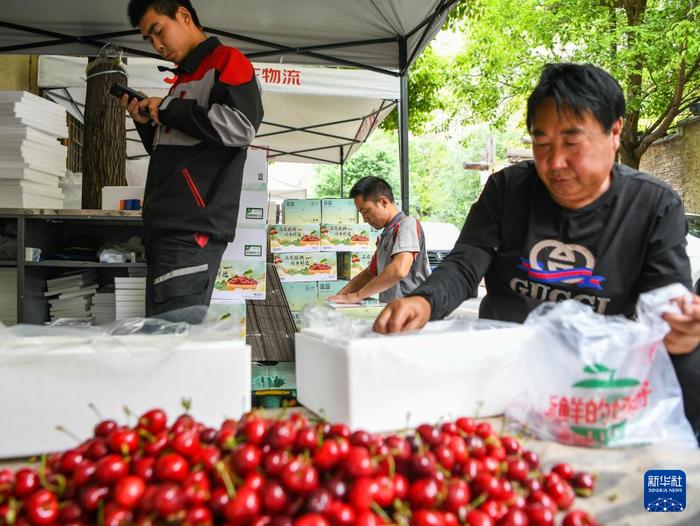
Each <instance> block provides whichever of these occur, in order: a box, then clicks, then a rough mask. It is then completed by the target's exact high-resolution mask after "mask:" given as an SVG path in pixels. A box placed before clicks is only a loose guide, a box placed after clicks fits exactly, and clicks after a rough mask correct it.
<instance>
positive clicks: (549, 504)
mask: <svg viewBox="0 0 700 526" xmlns="http://www.w3.org/2000/svg"><path fill="white" fill-rule="evenodd" d="M527 500H528V502H529V503H531V504H541V505H542V506H544V507H545V508H549V509H550V510H552V512H553V513H556V512H557V511H558V510H557V504H556V502H554V499H552V497H550V496H549V494H547V493H545V492H544V491H534V492H532V493H530V495H529V496H528V497H527Z"/></svg>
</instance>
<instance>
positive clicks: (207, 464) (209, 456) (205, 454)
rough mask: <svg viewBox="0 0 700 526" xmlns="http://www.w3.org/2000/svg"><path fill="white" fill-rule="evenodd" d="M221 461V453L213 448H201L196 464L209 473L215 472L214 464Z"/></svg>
mask: <svg viewBox="0 0 700 526" xmlns="http://www.w3.org/2000/svg"><path fill="white" fill-rule="evenodd" d="M220 459H221V453H220V452H219V449H218V448H216V447H215V446H203V447H202V448H200V450H199V455H198V456H197V462H199V463H201V464H202V466H204V469H206V470H207V471H209V472H212V471H216V464H217V462H219V460H220Z"/></svg>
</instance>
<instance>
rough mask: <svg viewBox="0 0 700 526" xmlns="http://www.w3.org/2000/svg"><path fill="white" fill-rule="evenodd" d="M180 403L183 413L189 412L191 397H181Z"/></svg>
mask: <svg viewBox="0 0 700 526" xmlns="http://www.w3.org/2000/svg"><path fill="white" fill-rule="evenodd" d="M180 404H181V405H182V409H183V410H184V411H185V414H186V415H187V414H189V413H190V411H191V410H192V399H191V398H183V399H182V400H180Z"/></svg>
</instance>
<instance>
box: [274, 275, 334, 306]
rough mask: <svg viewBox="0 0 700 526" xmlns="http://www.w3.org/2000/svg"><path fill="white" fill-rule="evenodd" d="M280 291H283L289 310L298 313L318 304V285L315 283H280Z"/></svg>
mask: <svg viewBox="0 0 700 526" xmlns="http://www.w3.org/2000/svg"><path fill="white" fill-rule="evenodd" d="M321 283H324V282H321ZM329 283H332V282H329ZM282 289H283V290H284V296H285V297H286V298H287V303H288V304H289V310H292V311H300V310H303V309H304V307H306V306H307V305H316V303H317V302H318V284H317V282H315V281H311V282H303V283H282Z"/></svg>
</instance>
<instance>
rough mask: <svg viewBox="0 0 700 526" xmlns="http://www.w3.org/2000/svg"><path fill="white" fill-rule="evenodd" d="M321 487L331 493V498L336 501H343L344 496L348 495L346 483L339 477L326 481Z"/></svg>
mask: <svg viewBox="0 0 700 526" xmlns="http://www.w3.org/2000/svg"><path fill="white" fill-rule="evenodd" d="M323 487H324V488H326V489H327V490H328V491H330V492H331V495H332V496H333V498H335V499H338V500H343V499H345V496H346V495H347V494H348V485H347V483H346V482H345V481H344V480H343V479H341V478H339V477H337V478H332V479H329V480H327V481H326V482H325V483H324V484H323Z"/></svg>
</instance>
